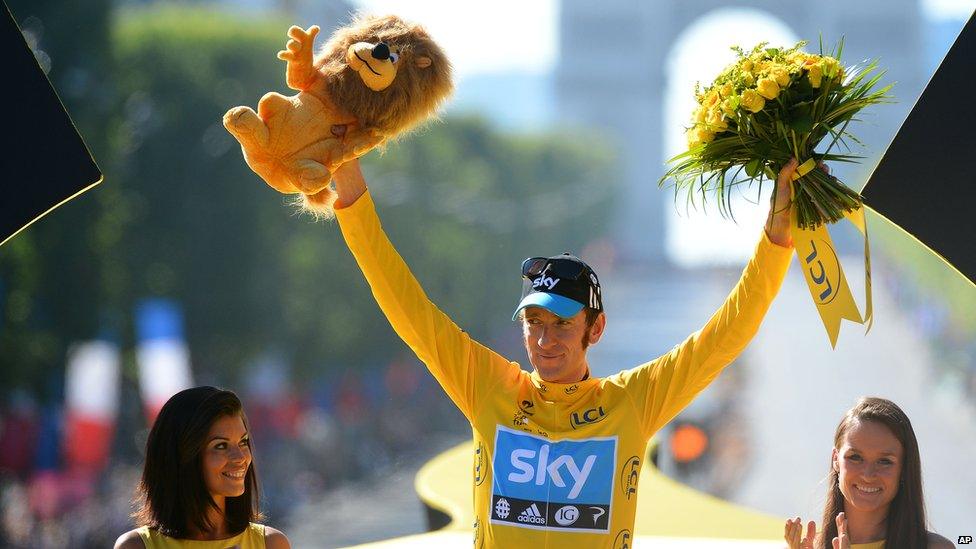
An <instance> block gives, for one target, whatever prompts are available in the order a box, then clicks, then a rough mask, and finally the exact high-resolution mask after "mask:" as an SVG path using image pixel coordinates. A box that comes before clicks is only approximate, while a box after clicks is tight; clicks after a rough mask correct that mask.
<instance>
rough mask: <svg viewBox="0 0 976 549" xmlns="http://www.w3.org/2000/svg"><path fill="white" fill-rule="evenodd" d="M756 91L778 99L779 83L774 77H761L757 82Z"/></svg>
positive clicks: (767, 97) (769, 97)
mask: <svg viewBox="0 0 976 549" xmlns="http://www.w3.org/2000/svg"><path fill="white" fill-rule="evenodd" d="M756 91H758V92H759V95H761V96H763V97H765V98H766V99H776V98H777V97H779V84H777V83H776V81H775V80H773V79H772V78H761V79H760V80H759V83H758V84H756Z"/></svg>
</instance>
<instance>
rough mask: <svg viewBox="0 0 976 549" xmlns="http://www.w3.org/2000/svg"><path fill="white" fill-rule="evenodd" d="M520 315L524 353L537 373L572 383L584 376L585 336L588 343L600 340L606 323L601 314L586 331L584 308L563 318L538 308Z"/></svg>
mask: <svg viewBox="0 0 976 549" xmlns="http://www.w3.org/2000/svg"><path fill="white" fill-rule="evenodd" d="M522 315H523V316H522V341H523V342H524V343H525V352H526V353H528V355H529V362H530V363H531V364H532V366H533V367H534V368H535V369H536V370H537V371H538V372H539V376H540V377H542V379H544V380H546V381H551V382H553V383H575V382H577V381H579V380H581V379H583V376H584V375H585V374H586V371H587V368H588V366H587V363H586V349H585V348H584V344H583V342H584V338H586V339H585V340H586V341H588V343H589V344H590V345H592V344H594V343H596V342H597V341H599V339H600V336H601V335H603V328H604V326H606V317H605V316H604V315H603V313H601V314H600V315H599V316H598V317H597V320H596V322H594V323H593V326H592V327H591V328H590V329H589V330H587V328H586V312H585V311H580V312H579V313H577V314H576V316H573V317H572V318H562V317H559V316H557V315H555V314H553V313H551V312H549V311H547V310H546V309H543V308H541V307H526V308H525V309H524V310H523V311H522Z"/></svg>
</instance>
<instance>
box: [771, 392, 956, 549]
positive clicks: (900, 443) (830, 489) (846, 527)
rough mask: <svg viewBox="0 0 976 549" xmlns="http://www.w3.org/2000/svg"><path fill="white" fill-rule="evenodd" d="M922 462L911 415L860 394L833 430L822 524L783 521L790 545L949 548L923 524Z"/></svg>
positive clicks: (799, 548) (807, 548) (798, 548)
mask: <svg viewBox="0 0 976 549" xmlns="http://www.w3.org/2000/svg"><path fill="white" fill-rule="evenodd" d="M924 501H925V498H924V497H923V496H922V465H921V458H920V456H919V450H918V440H917V439H916V438H915V431H914V430H913V429H912V422H911V421H910V420H909V419H908V416H907V415H906V414H905V412H903V411H902V409H901V408H899V407H898V405H897V404H895V403H894V402H891V401H890V400H886V399H883V398H875V397H864V398H861V399H860V400H859V401H858V402H857V404H855V405H854V407H853V408H851V409H850V410H848V411H847V413H846V414H845V415H844V418H843V419H842V420H841V422H840V424H839V425H838V426H837V432H836V434H835V435H834V449H833V451H832V453H831V457H830V470H829V471H828V473H827V498H826V502H825V504H824V517H823V524H822V526H823V531H822V532H820V534H819V535H818V534H817V532H816V524H815V523H814V522H813V521H810V522H809V523H808V524H807V527H806V534H805V535H804V534H803V523H802V522H801V520H800V518H799V517H797V518H795V519H790V520H788V521H787V522H786V529H785V537H786V541H787V543H788V544H789V546H790V549H814V548H823V549H899V548H906V549H918V548H924V547H928V548H929V549H943V548H950V549H951V548H952V547H953V545H952V543H951V542H949V541H948V540H947V539H945V538H943V537H942V536H939V535H938V534H935V533H932V532H928V531H927V530H926V527H927V522H926V520H925V504H924Z"/></svg>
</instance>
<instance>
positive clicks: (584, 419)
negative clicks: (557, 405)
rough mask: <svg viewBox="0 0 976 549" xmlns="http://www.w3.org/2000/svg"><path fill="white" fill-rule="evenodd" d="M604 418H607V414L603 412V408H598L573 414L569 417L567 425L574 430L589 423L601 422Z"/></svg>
mask: <svg viewBox="0 0 976 549" xmlns="http://www.w3.org/2000/svg"><path fill="white" fill-rule="evenodd" d="M605 417H607V413H606V412H604V411H603V406H598V407H596V408H590V409H589V410H584V411H582V412H573V413H572V414H570V416H569V425H570V427H572V428H573V429H576V428H578V427H582V426H584V425H588V424H590V423H598V422H600V421H603V419H604V418H605Z"/></svg>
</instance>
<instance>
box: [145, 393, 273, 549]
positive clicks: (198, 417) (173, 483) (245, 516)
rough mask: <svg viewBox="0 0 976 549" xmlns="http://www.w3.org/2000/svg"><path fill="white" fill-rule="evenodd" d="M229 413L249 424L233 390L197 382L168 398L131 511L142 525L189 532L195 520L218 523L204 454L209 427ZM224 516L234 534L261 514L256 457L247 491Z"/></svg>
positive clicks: (204, 525)
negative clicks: (206, 478)
mask: <svg viewBox="0 0 976 549" xmlns="http://www.w3.org/2000/svg"><path fill="white" fill-rule="evenodd" d="M224 416H240V418H241V420H242V421H243V422H244V428H245V429H247V428H248V427H247V425H248V423H247V417H246V416H245V415H244V408H243V406H242V405H241V401H240V399H238V398H237V395H235V394H234V393H233V392H231V391H224V390H221V389H217V388H215V387H206V386H204V387H194V388H192V389H186V390H184V391H180V392H179V393H176V394H175V395H173V396H172V397H170V399H169V400H168V401H166V404H165V405H163V408H162V410H160V412H159V415H158V416H157V417H156V421H155V423H153V426H152V430H151V431H150V432H149V439H148V440H147V441H146V464H145V466H144V467H143V470H142V480H141V481H140V482H139V487H138V488H137V490H136V497H137V504H138V509H137V510H136V512H135V513H133V515H132V516H133V518H135V520H136V522H137V523H138V524H139V525H140V526H149V527H150V528H152V529H154V530H158V531H159V532H160V533H161V534H163V535H166V536H169V537H172V538H186V537H187V535H188V529H189V526H190V524H192V525H193V526H194V527H195V528H196V529H197V530H199V531H201V532H207V531H210V530H213V529H214V527H215V526H216V525H215V524H211V523H210V520H209V519H208V517H207V510H208V509H209V508H216V507H217V503H216V502H215V501H214V499H213V497H211V495H210V493H209V492H208V491H207V486H206V484H205V482H204V480H203V471H202V463H201V460H202V454H203V450H204V447H205V446H206V444H207V433H209V432H210V427H211V426H212V425H213V424H214V422H215V421H217V420H218V419H220V418H222V417H224ZM224 518H225V520H226V521H227V530H228V531H229V532H231V533H232V534H238V533H240V532H243V531H244V529H245V528H247V526H248V523H249V522H252V521H257V520H259V519H260V518H261V513H260V511H259V509H258V479H257V473H256V470H255V466H254V461H253V458H252V461H251V466H250V467H248V469H247V473H245V476H244V493H243V494H241V495H240V496H237V497H229V498H227V499H226V501H225V506H224Z"/></svg>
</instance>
